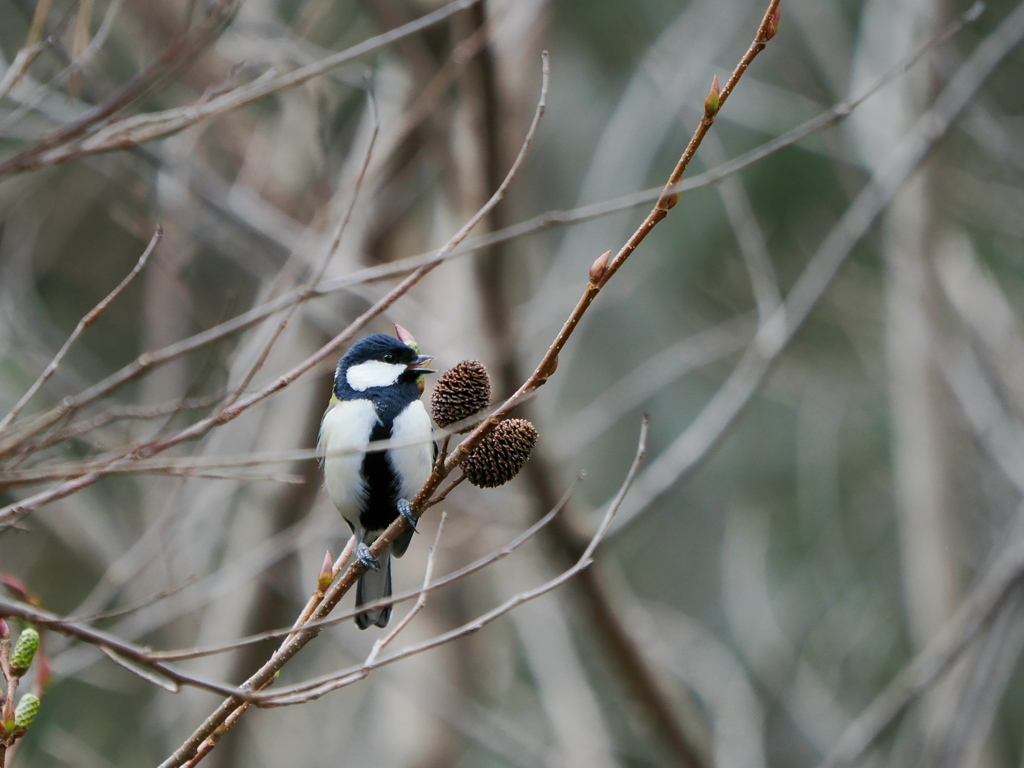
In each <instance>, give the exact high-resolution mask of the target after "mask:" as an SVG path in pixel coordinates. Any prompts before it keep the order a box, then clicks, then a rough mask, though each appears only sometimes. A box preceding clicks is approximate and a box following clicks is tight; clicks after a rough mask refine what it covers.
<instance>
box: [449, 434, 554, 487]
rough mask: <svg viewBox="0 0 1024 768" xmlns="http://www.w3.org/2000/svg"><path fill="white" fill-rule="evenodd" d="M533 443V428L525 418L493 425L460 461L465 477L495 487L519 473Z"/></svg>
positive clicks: (534, 435) (535, 442)
mask: <svg viewBox="0 0 1024 768" xmlns="http://www.w3.org/2000/svg"><path fill="white" fill-rule="evenodd" d="M536 444H537V430H536V428H535V427H534V426H533V424H531V423H530V422H529V421H527V420H526V419H506V420H505V421H502V422H499V423H498V424H495V425H494V429H492V430H491V431H490V432H489V433H488V434H487V435H486V436H485V437H484V439H483V440H481V441H480V444H479V445H478V446H477V447H476V449H475V450H474V451H473V452H472V453H471V454H469V456H467V457H466V459H465V461H463V462H462V472H463V474H465V475H466V479H467V480H469V482H471V483H472V484H473V485H475V486H477V487H478V488H497V487H498V486H499V485H504V484H505V483H507V482H508V481H509V480H511V479H512V478H513V477H515V476H516V475H518V474H519V470H521V469H522V468H523V464H525V463H526V460H527V459H528V458H530V453H531V452H532V451H533V446H534V445H536Z"/></svg>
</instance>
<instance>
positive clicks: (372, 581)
mask: <svg viewBox="0 0 1024 768" xmlns="http://www.w3.org/2000/svg"><path fill="white" fill-rule="evenodd" d="M377 559H378V561H379V562H380V569H379V570H376V571H367V572H366V573H364V574H363V576H362V578H361V579H359V583H358V584H356V608H359V607H360V606H361V605H363V604H364V603H372V602H374V601H375V600H380V599H381V598H384V597H391V551H390V549H386V550H384V553H383V554H382V555H381V556H380V557H379V558H377ZM390 619H391V606H390V605H388V606H385V607H384V608H375V609H373V610H371V611H363V612H362V613H360V614H358V615H357V616H356V626H357V627H359V628H360V629H366V628H367V627H369V626H370V625H371V624H376V625H377V626H378V627H386V626H387V625H388V621H389V620H390Z"/></svg>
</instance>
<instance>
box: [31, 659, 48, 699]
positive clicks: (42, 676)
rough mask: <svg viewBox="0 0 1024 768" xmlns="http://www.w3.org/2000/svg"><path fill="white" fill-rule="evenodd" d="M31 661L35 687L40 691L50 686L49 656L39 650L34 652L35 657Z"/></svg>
mask: <svg viewBox="0 0 1024 768" xmlns="http://www.w3.org/2000/svg"><path fill="white" fill-rule="evenodd" d="M32 663H33V665H34V667H35V670H36V671H35V676H36V687H37V688H39V690H40V691H45V690H46V689H47V688H49V687H50V683H51V682H52V677H53V676H52V674H51V671H50V657H49V656H47V655H46V654H45V653H43V652H42V651H40V652H39V653H37V654H36V659H35V661H34V662H32Z"/></svg>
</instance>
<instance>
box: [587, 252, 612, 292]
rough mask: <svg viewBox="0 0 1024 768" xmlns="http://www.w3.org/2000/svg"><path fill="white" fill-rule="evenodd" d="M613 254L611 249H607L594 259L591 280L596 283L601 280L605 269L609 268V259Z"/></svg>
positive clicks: (591, 266)
mask: <svg viewBox="0 0 1024 768" xmlns="http://www.w3.org/2000/svg"><path fill="white" fill-rule="evenodd" d="M611 255H612V252H611V251H605V252H604V253H602V254H601V255H600V256H598V257H597V258H596V259H594V263H593V264H591V265H590V282H592V283H593V284H594V285H597V284H598V283H599V282H600V281H601V277H602V276H603V275H604V271H605V269H607V268H608V259H610V258H611Z"/></svg>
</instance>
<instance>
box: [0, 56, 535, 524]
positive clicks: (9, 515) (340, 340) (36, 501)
mask: <svg viewBox="0 0 1024 768" xmlns="http://www.w3.org/2000/svg"><path fill="white" fill-rule="evenodd" d="M542 70H543V73H542V81H541V96H540V100H539V101H538V104H537V109H536V112H535V113H534V118H533V122H532V123H531V124H530V128H529V129H528V131H527V135H526V137H525V139H524V140H523V145H522V147H521V148H520V150H519V154H518V155H517V157H516V159H515V161H514V162H513V163H512V167H511V168H510V169H509V172H508V174H507V175H506V177H505V179H504V180H503V181H502V184H501V186H500V187H499V188H498V189H497V190H495V192H494V194H493V195H492V196H491V198H490V199H489V200H488V201H487V202H486V203H485V204H484V205H483V207H482V208H480V210H478V211H477V212H476V213H475V214H474V215H473V216H472V217H471V218H470V219H469V221H467V222H466V223H465V224H464V225H463V226H462V228H460V229H459V231H458V232H456V233H455V234H454V235H453V236H452V237H451V239H450V240H449V241H448V242H447V243H446V244H445V245H444V247H442V248H441V252H442V253H450V252H451V251H453V250H454V249H455V248H456V247H457V246H458V245H459V244H460V243H461V242H462V241H463V240H465V239H466V237H467V236H468V235H469V233H470V231H472V229H473V227H475V226H476V225H477V224H478V223H479V222H480V220H481V219H482V218H483V217H484V216H486V215H487V213H488V212H489V211H490V210H491V209H492V208H494V206H495V205H497V204H498V203H499V202H500V201H501V199H502V198H503V197H504V196H505V193H506V191H507V190H508V187H509V185H510V184H511V183H512V179H513V178H515V176H516V174H517V173H518V172H519V169H520V168H521V167H522V164H523V161H524V160H525V159H526V155H527V152H528V151H529V148H530V145H531V144H532V142H533V137H534V136H535V135H536V132H537V127H538V126H539V125H540V119H541V117H542V116H543V114H544V110H545V108H546V106H547V89H548V57H547V52H546V51H545V52H544V53H543V55H542ZM438 263H440V262H438ZM436 266H437V264H436V263H435V264H427V265H424V266H422V267H420V268H419V269H417V270H416V271H415V272H413V273H412V274H411V275H409V276H408V277H406V278H405V279H404V280H403V281H402V282H401V283H399V284H398V285H397V286H395V287H394V288H393V289H391V290H390V291H388V293H387V294H385V295H384V296H383V297H382V298H381V299H379V300H378V301H377V302H376V303H374V304H373V306H371V307H370V308H369V309H367V310H366V311H365V312H363V313H362V314H361V315H360V316H359V317H357V318H356V319H355V320H354V321H353V322H352V323H350V324H349V325H348V327H346V328H345V329H344V330H343V331H341V332H340V333H338V334H337V335H336V336H335V337H334V338H333V339H331V340H330V341H329V342H328V343H327V344H325V345H324V346H322V347H321V348H320V349H319V350H317V351H316V352H315V353H314V354H312V355H310V356H309V357H307V358H306V359H305V360H304V361H302V362H301V363H299V364H298V365H297V366H295V367H294V368H292V369H291V370H290V371H287V372H286V373H283V374H282V375H281V376H279V377H278V378H277V379H275V380H274V381H272V382H271V383H270V384H268V385H266V386H265V387H263V388H262V389H260V390H259V391H257V392H254V393H253V394H251V395H248V396H246V397H244V398H242V399H240V400H239V401H237V402H236V403H234V404H233V405H232V406H230V407H228V408H225V409H223V410H221V411H218V412H217V413H216V414H214V415H213V416H210V417H207V418H205V419H201V420H199V421H198V422H196V423H194V424H192V425H191V426H189V427H187V428H185V429H183V430H181V431H179V432H177V433H175V434H173V435H169V436H167V437H163V438H157V439H155V440H153V441H151V442H150V443H149V444H148V445H144V446H142V447H139V448H137V449H136V450H134V451H132V452H131V453H130V454H128V455H124V456H121V457H119V458H115V459H113V460H112V461H111V462H110V463H109V464H108V466H107V467H105V468H103V469H100V470H95V471H92V472H90V473H88V474H86V475H82V476H81V477H77V478H74V479H72V480H68V481H66V482H63V483H60V484H59V485H57V486H55V487H53V488H50V489H49V490H47V491H43V492H40V493H37V494H35V495H33V496H31V497H29V498H27V499H24V500H22V501H20V502H16V503H14V504H9V505H8V506H6V507H3V508H0V524H4V523H9V522H10V521H12V520H14V519H16V518H18V517H21V516H22V515H24V514H27V513H29V512H32V511H34V510H35V509H38V508H39V507H40V506H42V505H44V504H48V503H50V502H52V501H55V500H57V499H61V498H64V497H65V496H68V495H70V494H72V493H76V492H77V491H79V490H81V489H82V488H86V487H88V486H89V485H92V484H93V483H95V482H96V481H97V480H99V479H100V478H101V477H103V476H104V475H106V474H108V473H109V472H112V471H114V470H116V469H117V468H118V467H119V466H121V465H123V464H130V463H132V462H134V461H137V460H139V459H142V458H149V457H150V456H154V455H156V454H158V453H161V452H163V451H165V450H167V449H168V448H172V447H174V446H175V445H179V444H180V443H183V442H185V441H187V440H194V439H196V438H198V437H202V436H203V435H205V434H206V433H207V432H209V431H210V430H211V429H213V428H214V427H218V426H221V425H222V424H226V423H227V422H229V421H233V420H234V419H236V418H238V417H239V416H240V415H242V414H243V413H244V412H245V411H247V410H248V409H249V408H251V407H252V406H254V405H256V404H257V403H260V402H262V401H263V400H265V399H266V398H268V397H270V396H271V395H274V394H276V393H277V392H280V391H281V390H282V389H285V388H286V387H288V386H290V385H291V384H292V383H293V382H294V381H295V380H296V379H298V378H299V377H300V376H302V375H303V374H304V373H306V372H307V371H309V370H310V369H311V368H313V367H314V366H316V365H318V364H319V363H321V362H323V361H324V360H325V359H327V358H328V357H330V356H331V355H333V354H335V353H336V351H337V350H338V349H339V348H341V347H342V346H343V345H344V344H346V343H347V342H348V341H350V340H351V339H352V337H353V336H355V334H356V333H357V332H358V331H359V330H360V329H362V328H363V327H365V326H366V324H367V323H369V322H370V320H372V319H373V318H375V317H377V316H378V315H379V314H380V313H382V312H384V311H385V310H386V309H387V308H388V307H390V306H391V305H392V304H393V303H394V302H396V301H397V300H398V299H399V298H401V297H402V296H404V295H405V294H406V293H407V292H408V291H409V289H410V288H412V287H413V286H414V285H415V284H416V283H418V282H419V281H420V280H421V279H422V278H423V277H424V276H425V275H427V274H428V273H429V272H430V271H431V270H433V269H434V268H435V267H436ZM431 490H433V489H431Z"/></svg>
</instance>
